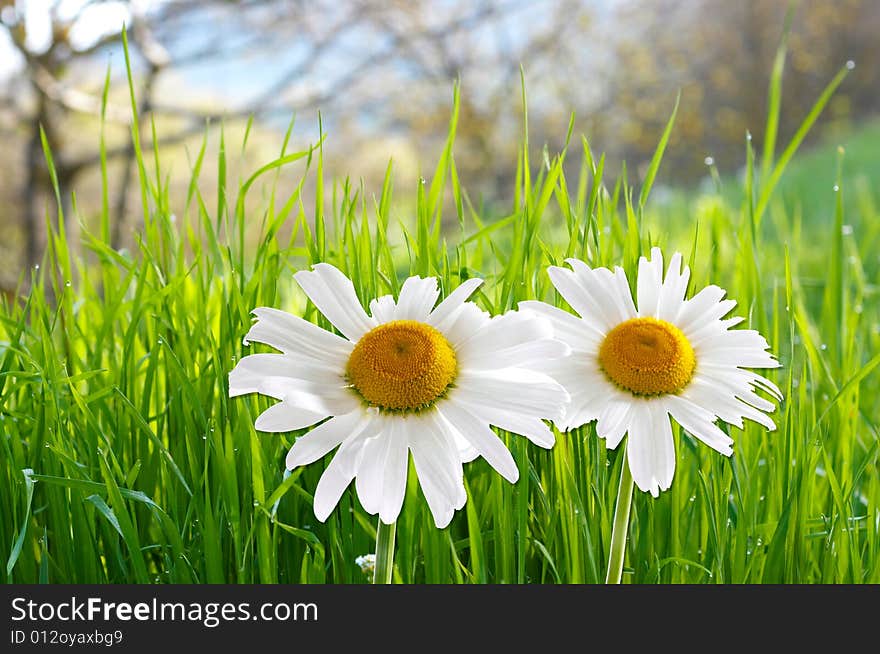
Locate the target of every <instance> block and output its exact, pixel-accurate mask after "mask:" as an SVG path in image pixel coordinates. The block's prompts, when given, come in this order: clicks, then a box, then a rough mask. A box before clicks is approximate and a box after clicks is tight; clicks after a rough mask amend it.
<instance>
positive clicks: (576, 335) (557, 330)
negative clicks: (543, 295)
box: [519, 300, 604, 350]
mask: <svg viewBox="0 0 880 654" xmlns="http://www.w3.org/2000/svg"><path fill="white" fill-rule="evenodd" d="M519 308H520V310H521V311H530V312H532V313H534V314H535V315H538V316H542V317H544V318H547V319H549V320H550V323H551V324H552V325H553V337H554V338H557V339H559V340H561V341H563V342H565V343H567V344H568V345H569V347H571V348H572V349H573V350H593V349H598V347H599V345H600V344H601V342H602V339H603V338H604V334H603V333H602V332H601V331H599V330H598V329H596V328H595V327H594V326H593V325H592V324H590V323H588V322H585V321H583V320H581V319H580V318H578V317H577V316H575V315H572V314H570V313H568V312H567V311H563V310H562V309H558V308H556V307H554V306H551V305H549V304H547V303H545V302H538V301H536V300H527V301H524V302H520V303H519Z"/></svg>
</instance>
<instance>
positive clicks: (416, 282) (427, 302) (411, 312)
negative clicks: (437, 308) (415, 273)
mask: <svg viewBox="0 0 880 654" xmlns="http://www.w3.org/2000/svg"><path fill="white" fill-rule="evenodd" d="M439 295H440V289H438V288H437V279H436V278H435V277H427V278H424V279H423V278H421V277H410V278H409V279H407V280H406V281H405V282H403V286H402V287H401V288H400V296H399V297H398V298H397V310H396V311H395V313H394V318H395V320H417V321H418V322H425V321H426V320H427V319H428V315H430V313H431V309H432V308H433V307H434V303H435V302H437V297H438V296H439Z"/></svg>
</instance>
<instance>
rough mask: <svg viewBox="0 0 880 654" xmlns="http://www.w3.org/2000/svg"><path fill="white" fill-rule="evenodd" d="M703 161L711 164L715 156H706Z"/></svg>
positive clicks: (708, 164)
mask: <svg viewBox="0 0 880 654" xmlns="http://www.w3.org/2000/svg"><path fill="white" fill-rule="evenodd" d="M703 163H704V164H706V165H707V166H711V165H712V164H714V163H715V158H714V157H706V158H705V159H703Z"/></svg>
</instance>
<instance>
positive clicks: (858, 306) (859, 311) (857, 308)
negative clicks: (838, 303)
mask: <svg viewBox="0 0 880 654" xmlns="http://www.w3.org/2000/svg"><path fill="white" fill-rule="evenodd" d="M853 311H855V312H856V313H861V312H862V311H864V309H863V307H862V305H861V304H857V305H856V306H854V307H853Z"/></svg>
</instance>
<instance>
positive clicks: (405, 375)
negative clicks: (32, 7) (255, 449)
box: [229, 263, 569, 528]
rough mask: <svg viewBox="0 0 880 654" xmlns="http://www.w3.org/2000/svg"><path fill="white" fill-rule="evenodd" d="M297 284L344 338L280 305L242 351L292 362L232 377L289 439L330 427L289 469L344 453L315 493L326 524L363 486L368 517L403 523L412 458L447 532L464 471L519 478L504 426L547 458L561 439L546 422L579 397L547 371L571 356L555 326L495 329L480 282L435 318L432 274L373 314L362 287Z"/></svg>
mask: <svg viewBox="0 0 880 654" xmlns="http://www.w3.org/2000/svg"><path fill="white" fill-rule="evenodd" d="M295 278H296V281H297V282H298V283H299V285H300V286H301V287H302V289H303V290H304V291H305V293H306V294H307V295H308V296H309V298H310V299H311V301H312V302H313V303H314V304H315V306H316V307H317V308H318V309H319V310H320V311H321V312H322V313H323V314H324V316H326V317H327V319H328V320H329V321H330V322H331V323H332V324H333V325H334V326H335V327H336V328H337V329H338V330H339V332H340V333H341V334H342V336H337V335H336V334H334V333H331V332H329V331H326V330H324V329H321V328H320V327H318V326H316V325H314V324H312V323H310V322H307V321H306V320H303V319H302V318H299V317H297V316H294V315H291V314H289V313H285V312H283V311H279V310H277V309H270V308H265V307H264V308H258V309H255V310H254V312H253V313H254V314H255V315H256V316H257V322H256V323H255V324H254V325H253V326H252V327H251V329H250V331H249V332H248V334H247V336H246V337H245V342H248V341H258V342H260V343H266V344H268V345H271V346H272V347H274V348H276V349H278V350H281V352H282V353H283V354H253V355H250V356H247V357H244V358H243V359H242V360H241V361H240V362H239V363H238V365H237V366H236V367H235V369H234V370H233V371H232V372H231V373H230V374H229V394H230V396H236V395H243V394H245V393H254V392H257V393H262V394H264V395H269V396H271V397H274V398H276V399H278V400H281V402H279V403H278V404H275V405H274V406H272V407H271V408H269V409H268V410H267V411H265V412H264V413H263V414H261V415H260V416H259V417H258V418H257V420H256V425H255V426H256V429H258V430H260V431H270V432H283V431H290V430H294V429H303V428H305V427H308V426H310V425H315V424H316V423H318V422H321V421H322V420H325V419H326V418H328V417H329V420H326V421H325V422H321V424H320V425H318V426H317V427H315V428H314V429H312V430H311V431H310V432H308V433H307V434H305V435H304V436H301V437H299V438H298V439H297V440H296V442H295V443H294V445H293V447H292V448H291V449H290V452H289V453H288V455H287V468H288V469H291V470H292V469H293V468H295V467H297V466H302V465H306V464H309V463H312V462H313V461H317V460H318V459H320V458H321V457H323V456H324V455H325V454H327V453H328V452H330V451H331V450H333V449H334V448H337V447H338V448H339V449H338V450H337V451H336V454H335V456H334V457H333V459H332V461H331V462H330V464H329V465H328V466H327V469H326V470H325V471H324V474H323V475H322V476H321V479H320V482H319V483H318V487H317V489H316V491H315V504H314V509H315V515H316V516H317V518H318V519H319V520H321V521H324V520H326V519H327V517H328V516H329V515H330V512H331V511H332V510H333V508H334V507H335V506H336V504H337V503H338V502H339V499H340V497H341V496H342V493H343V492H344V491H345V489H346V488H347V487H348V485H349V484H350V483H351V481H352V479H354V480H355V487H356V489H357V494H358V498H359V499H360V502H361V504H362V505H363V507H364V509H366V510H367V511H368V512H369V513H372V514H376V513H378V514H379V517H380V519H381V520H382V522H384V523H386V524H391V523H393V522H394V521H395V520H396V519H397V516H398V514H399V513H400V509H401V505H402V503H403V498H404V494H405V490H406V476H407V469H408V465H409V454H410V453H412V457H413V462H414V464H415V469H416V473H417V475H418V478H419V482H420V484H421V488H422V492H423V493H424V495H425V499H426V500H427V502H428V506H429V507H430V509H431V513H432V514H433V516H434V521H435V523H436V525H437V527H439V528H443V527H445V526H446V525H448V524H449V521H450V520H451V519H452V515H453V513H454V512H455V510H456V509H460V508H461V507H462V506H464V503H465V500H466V496H465V490H464V483H463V474H462V462H466V461H470V460H472V459H474V458H475V457H477V456H483V457H484V458H485V459H486V461H488V463H489V464H490V465H491V466H492V467H493V468H495V470H497V471H498V472H499V473H500V474H501V475H502V476H503V477H504V478H505V479H507V480H509V481H511V482H514V481H516V480H517V478H518V477H519V471H518V470H517V467H516V464H515V463H514V460H513V456H512V455H511V454H510V452H509V451H508V449H507V447H505V445H504V443H503V442H502V440H501V439H500V438H499V437H498V436H497V435H496V434H495V433H494V432H493V431H492V429H490V427H489V425H490V424H491V425H495V426H497V427H499V428H501V429H506V430H508V431H511V432H515V433H517V434H522V435H523V436H525V437H526V438H528V439H529V440H531V441H532V442H534V443H535V444H537V445H540V446H541V447H545V448H549V447H551V446H552V445H553V442H554V437H553V432H552V431H551V430H550V428H549V427H548V426H547V425H546V424H545V423H544V422H542V419H543V418H547V419H557V420H558V419H561V418H562V416H563V415H564V411H565V404H566V402H567V401H568V394H567V393H566V392H565V390H564V389H563V388H562V386H561V385H560V384H559V383H557V382H556V381H554V380H553V379H552V378H550V377H549V376H547V375H546V374H542V373H539V372H535V371H534V370H533V368H534V367H536V366H537V364H538V362H539V361H543V360H553V359H556V358H558V357H561V356H565V355H566V354H567V353H568V351H569V350H568V347H567V346H566V345H565V344H564V343H562V342H560V341H559V340H556V339H554V338H553V326H552V325H551V323H550V321H549V320H546V319H543V318H540V317H536V316H534V315H533V314H531V313H523V312H518V311H511V312H509V313H506V314H504V315H501V316H496V317H494V318H490V317H489V314H487V313H486V312H484V311H482V310H481V309H479V308H478V307H477V306H476V305H475V304H474V303H473V302H467V301H466V300H467V298H468V297H469V296H470V295H471V294H472V293H473V292H474V291H475V290H476V289H477V287H478V286H479V285H480V284H481V283H482V280H479V279H469V280H467V281H466V282H464V283H462V284H461V285H460V286H459V287H458V288H457V289H455V290H454V291H453V292H452V293H450V294H449V296H448V297H447V298H446V299H444V300H443V301H442V302H440V304H438V305H437V306H436V307H435V306H434V304H435V303H436V301H437V298H438V296H439V290H438V288H437V280H436V279H435V278H433V277H429V278H425V279H423V278H420V277H410V278H409V279H407V280H406V282H404V284H403V286H402V288H401V290H400V296H399V298H398V300H397V302H395V301H394V299H393V298H392V296H390V295H385V296H383V297H380V298H377V299H375V300H373V301H372V302H370V313H371V315H367V314H366V313H365V312H364V309H363V307H362V306H361V304H360V303H359V302H358V298H357V296H356V295H355V290H354V285H353V284H352V283H351V281H350V280H349V279H348V278H347V277H346V276H345V275H344V274H343V273H342V272H340V271H339V270H337V269H336V268H334V267H333V266H331V265H329V264H326V263H319V264H316V265H315V266H313V269H312V270H311V271H300V272H298V273H296V275H295Z"/></svg>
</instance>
